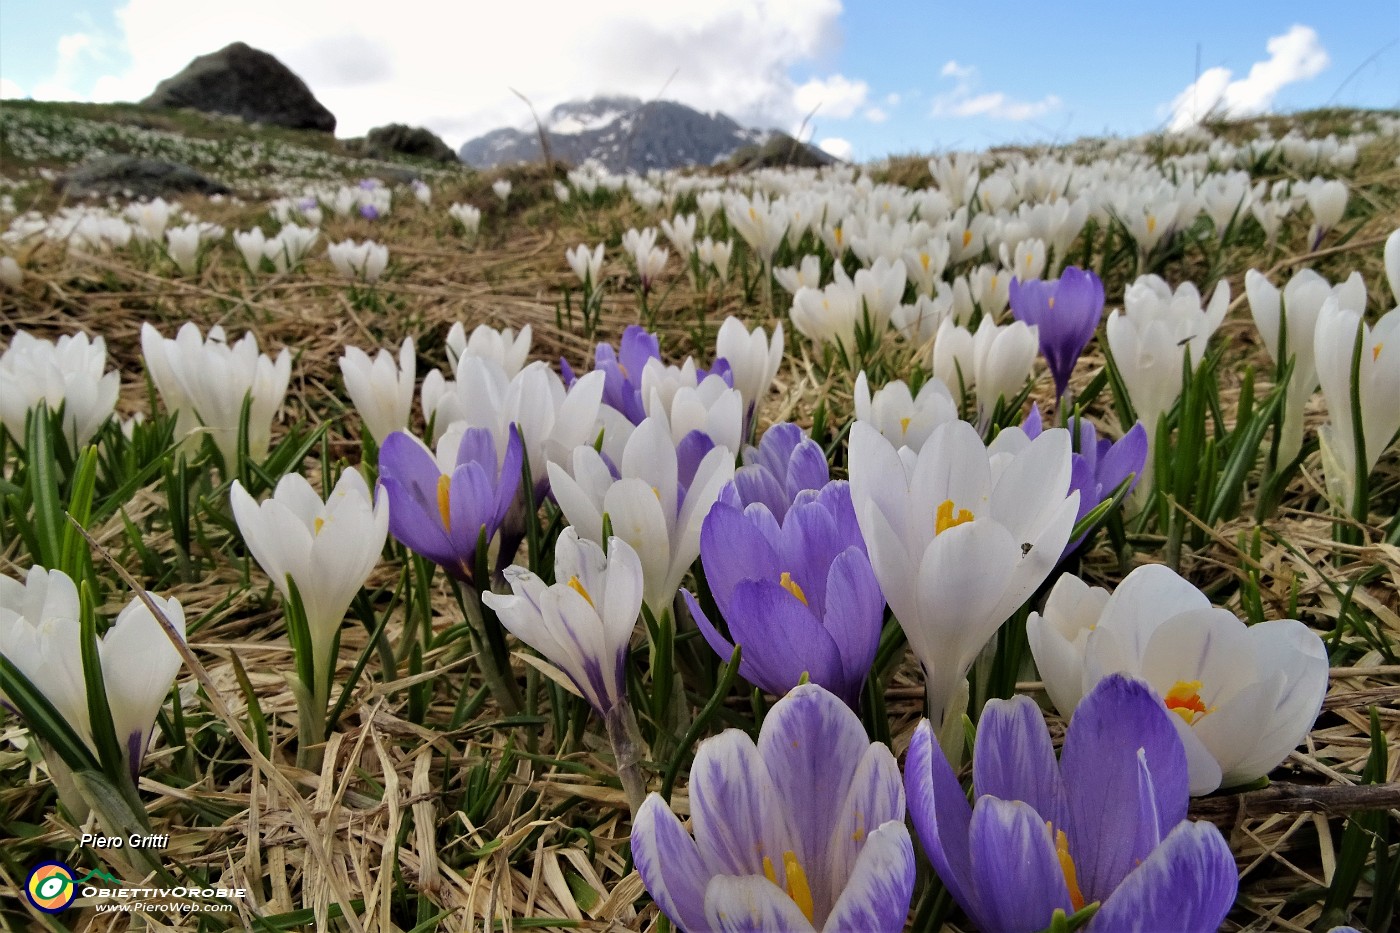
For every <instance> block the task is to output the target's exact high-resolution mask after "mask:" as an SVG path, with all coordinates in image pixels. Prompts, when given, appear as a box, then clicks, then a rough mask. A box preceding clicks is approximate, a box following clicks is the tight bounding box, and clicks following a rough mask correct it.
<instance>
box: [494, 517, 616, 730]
mask: <svg viewBox="0 0 1400 933" xmlns="http://www.w3.org/2000/svg"><path fill="white" fill-rule="evenodd" d="M505 577H506V582H508V583H509V584H510V589H511V593H512V594H513V595H510V596H501V595H497V594H495V593H485V594H483V596H482V598H483V599H484V600H485V601H486V605H488V606H490V607H491V608H492V609H493V610H494V611H495V612H496V615H497V617H498V618H500V620H501V624H502V625H504V626H505V627H506V628H507V629H508V630H509V631H510V633H511V634H512V635H514V636H515V637H516V638H519V639H520V640H521V641H523V642H525V644H527V645H529V646H530V647H531V648H534V649H535V650H536V651H538V652H539V653H540V654H542V655H544V656H545V658H547V659H548V660H549V662H550V663H551V664H553V665H554V666H555V667H557V668H559V669H560V670H561V671H563V672H564V674H565V675H566V676H567V677H568V678H569V680H570V682H572V683H573V685H574V686H575V687H577V688H578V691H579V693H580V694H581V695H582V696H583V697H584V699H586V700H587V701H588V704H589V705H590V706H592V707H593V709H594V710H595V711H596V712H597V713H598V715H599V716H602V717H604V718H606V717H607V715H608V713H609V711H611V710H612V709H613V708H614V707H616V706H617V705H618V704H620V703H622V702H624V700H625V698H626V692H627V683H626V676H625V673H626V669H625V667H624V664H625V662H626V659H627V648H628V645H629V644H630V642H631V638H632V631H633V629H635V628H636V625H637V616H638V615H639V614H640V613H641V611H642V562H641V560H640V559H638V557H637V552H636V551H634V550H632V547H631V545H629V544H628V543H627V542H626V541H623V540H622V539H621V538H609V539H608V549H607V553H604V552H603V548H602V547H601V546H600V545H598V544H597V543H595V542H593V541H589V540H586V539H581V538H579V536H578V531H577V530H576V529H574V528H565V529H564V530H563V531H562V532H561V533H560V535H559V540H558V542H557V543H556V544H555V548H554V579H555V580H556V581H558V582H556V583H554V585H552V586H547V585H545V582H544V581H543V580H541V579H540V578H539V577H537V576H535V574H533V573H531V572H530V571H529V570H527V569H525V568H524V567H520V566H517V565H511V566H510V567H507V568H506V571H505Z"/></svg>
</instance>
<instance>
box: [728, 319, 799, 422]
mask: <svg viewBox="0 0 1400 933" xmlns="http://www.w3.org/2000/svg"><path fill="white" fill-rule="evenodd" d="M715 358H716V359H723V360H724V361H725V362H727V363H728V364H729V371H730V373H731V374H732V375H733V376H734V388H736V389H738V390H739V395H740V396H742V397H743V399H744V411H745V412H746V413H748V412H752V411H753V410H754V408H755V407H756V406H757V405H758V402H759V400H760V399H762V398H763V397H764V396H765V395H767V394H768V390H769V389H770V388H772V386H773V379H774V378H775V377H776V376H777V375H778V369H779V367H781V366H782V365H783V325H782V324H775V325H774V326H773V339H772V340H769V339H768V332H767V331H766V330H765V329H764V328H762V327H755V328H754V329H753V330H752V331H750V330H749V329H748V328H747V327H745V326H744V322H743V321H741V320H739V319H738V318H736V317H734V316H732V315H731V316H729V317H727V318H725V319H724V323H723V324H721V325H720V326H719V333H718V334H717V335H716V336H715Z"/></svg>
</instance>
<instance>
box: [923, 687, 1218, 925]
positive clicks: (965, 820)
mask: <svg viewBox="0 0 1400 933" xmlns="http://www.w3.org/2000/svg"><path fill="white" fill-rule="evenodd" d="M1170 715H1171V714H1170V713H1168V712H1167V711H1166V708H1165V707H1164V706H1163V705H1162V701H1161V700H1160V699H1158V698H1157V697H1156V696H1155V695H1154V694H1153V693H1152V690H1151V688H1150V687H1148V686H1147V685H1146V684H1145V683H1142V682H1141V681H1138V680H1134V679H1132V678H1129V677H1125V676H1123V675H1121V674H1114V675H1111V676H1109V677H1107V678H1105V679H1103V680H1101V681H1100V682H1099V683H1098V685H1097V686H1096V687H1095V688H1094V689H1093V690H1092V691H1091V692H1090V693H1089V694H1088V695H1087V696H1086V697H1085V698H1084V700H1083V701H1082V702H1081V703H1080V704H1079V707H1078V708H1077V709H1076V710H1075V712H1074V717H1073V719H1072V720H1071V721H1070V724H1069V729H1068V731H1067V732H1066V733H1065V742H1064V749H1063V751H1062V753H1061V755H1060V761H1059V762H1058V763H1057V762H1056V761H1055V752H1054V749H1053V748H1052V747H1051V744H1050V732H1049V730H1048V729H1047V728H1046V726H1045V722H1044V720H1043V719H1042V718H1041V714H1040V709H1039V707H1037V706H1036V705H1035V702H1034V701H1033V700H1031V699H1030V698H1029V697H1025V696H1017V697H1014V698H1012V699H1010V700H992V701H991V702H989V703H988V704H987V706H986V709H984V710H983V712H982V719H981V722H980V724H979V726H978V730H977V745H976V750H975V754H974V757H973V773H972V784H973V789H974V791H975V796H974V798H973V800H974V803H973V804H972V805H969V804H968V801H967V795H966V794H965V793H964V791H963V788H962V785H960V784H959V783H958V779H957V777H956V776H955V775H954V774H953V769H952V768H951V767H950V766H949V764H948V760H947V759H946V758H944V756H943V753H942V752H941V751H939V749H938V747H937V741H936V740H935V738H934V735H933V727H932V726H931V725H929V723H928V722H927V721H924V722H922V723H920V724H919V727H918V729H917V730H916V731H915V733H914V740H913V742H912V743H911V744H910V746H909V755H908V757H907V758H906V759H905V765H904V786H905V790H906V792H907V793H908V795H909V811H910V815H911V816H912V817H913V820H914V828H915V829H916V830H917V831H918V834H919V839H920V841H921V842H922V843H923V846H924V851H926V852H927V853H928V856H929V860H930V861H931V862H932V863H933V867H934V870H935V871H937V872H938V876H939V877H940V878H941V879H942V880H943V884H944V885H945V886H946V887H947V888H948V892H949V893H950V894H951V895H952V896H953V899H954V900H955V901H957V903H958V906H960V907H961V908H962V909H963V910H964V911H965V912H966V913H967V915H968V916H969V917H971V918H972V921H973V922H974V923H975V924H976V925H977V927H978V928H979V929H981V930H983V931H984V933H1035V931H1037V930H1043V929H1045V928H1046V927H1047V926H1049V925H1050V921H1051V919H1052V917H1053V915H1054V913H1055V911H1056V910H1063V911H1065V913H1067V914H1068V913H1073V912H1075V911H1077V910H1079V909H1080V908H1082V907H1084V906H1086V905H1088V904H1094V903H1097V904H1099V905H1100V906H1099V910H1098V912H1097V913H1096V914H1095V915H1094V917H1093V919H1092V920H1091V921H1090V922H1089V925H1088V927H1087V928H1086V929H1087V931H1088V933H1110V931H1115V930H1172V931H1176V933H1195V931H1200V933H1212V931H1214V930H1217V929H1219V927H1220V922H1221V921H1222V920H1223V919H1224V918H1225V914H1226V913H1228V912H1229V910H1230V906H1231V905H1232V904H1233V903H1234V900H1235V891H1236V888H1237V887H1238V883H1239V880H1238V878H1237V877H1236V874H1235V860H1234V857H1233V856H1232V855H1231V854H1230V847H1229V845H1227V844H1226V842H1225V839H1224V838H1223V837H1222V836H1221V835H1220V831H1219V830H1218V829H1216V828H1215V826H1213V825H1212V824H1210V823H1206V822H1195V823H1193V822H1187V821H1186V806H1187V802H1188V799H1189V798H1188V796H1187V785H1188V782H1187V769H1186V753H1185V751H1184V750H1183V749H1182V745H1181V739H1180V738H1179V737H1178V736H1177V734H1176V730H1175V729H1174V728H1173V727H1172V724H1171V722H1170V720H1169V719H1168V717H1169V716H1170Z"/></svg>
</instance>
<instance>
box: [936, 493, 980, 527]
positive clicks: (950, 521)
mask: <svg viewBox="0 0 1400 933" xmlns="http://www.w3.org/2000/svg"><path fill="white" fill-rule="evenodd" d="M953 508H954V506H953V500H952V499H944V500H943V504H942V505H940V506H939V507H938V511H937V512H936V513H935V515H934V525H933V533H934V535H941V534H943V532H945V531H947V530H948V529H949V528H952V527H954V526H956V525H962V524H965V523H967V522H970V521H972V512H970V511H968V510H967V509H958V512H957V515H954V514H953Z"/></svg>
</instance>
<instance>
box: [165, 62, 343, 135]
mask: <svg viewBox="0 0 1400 933" xmlns="http://www.w3.org/2000/svg"><path fill="white" fill-rule="evenodd" d="M141 104H142V105H143V106H146V107H192V108H194V109H195V110H200V111H203V112H205V113H223V114H230V115H233V116H236V117H240V118H242V119H243V120H245V121H247V122H249V123H263V124H268V125H271V126H286V127H291V128H293V129H305V130H322V131H324V132H327V133H333V132H335V115H334V114H332V113H331V112H330V111H329V110H327V109H326V108H325V107H324V106H323V105H322V104H321V102H320V101H318V100H317V99H316V97H315V95H313V94H312V93H311V89H310V88H308V87H307V86H306V82H305V81H303V80H301V78H298V77H297V76H296V75H295V74H293V73H292V71H291V69H289V68H288V67H287V66H286V65H284V64H282V63H281V62H279V61H278V60H277V59H276V58H274V57H273V56H271V55H269V54H268V53H267V52H263V51H260V50H258V49H255V48H252V47H251V46H248V45H245V44H244V43H242V42H235V43H233V44H232V45H228V46H225V47H224V48H222V49H220V50H219V51H217V52H211V53H210V54H208V55H201V56H199V57H198V58H196V59H195V60H194V61H192V62H190V63H189V64H188V65H186V66H185V69H184V70H183V71H181V72H180V73H179V74H177V75H175V76H174V77H172V78H166V79H165V80H164V81H162V82H161V83H160V84H158V85H156V89H155V91H154V92H153V93H152V94H151V96H150V97H147V98H146V99H145V100H143V101H141Z"/></svg>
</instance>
